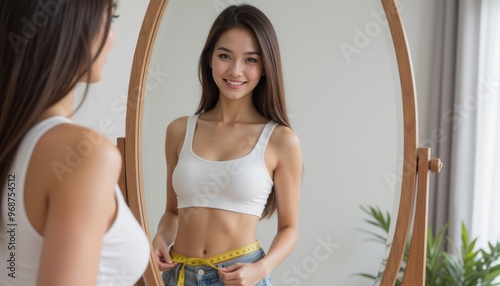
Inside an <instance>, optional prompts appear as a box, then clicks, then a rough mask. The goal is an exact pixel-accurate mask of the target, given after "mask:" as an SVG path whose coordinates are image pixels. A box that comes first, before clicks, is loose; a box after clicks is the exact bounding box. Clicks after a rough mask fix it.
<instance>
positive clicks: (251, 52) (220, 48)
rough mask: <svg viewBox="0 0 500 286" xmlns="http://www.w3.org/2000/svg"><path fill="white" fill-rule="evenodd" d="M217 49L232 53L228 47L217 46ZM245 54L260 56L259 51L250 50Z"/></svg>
mask: <svg viewBox="0 0 500 286" xmlns="http://www.w3.org/2000/svg"><path fill="white" fill-rule="evenodd" d="M217 51H225V52H227V53H233V51H231V50H230V49H228V48H224V47H218V48H217ZM245 55H259V56H260V52H257V51H250V52H246V53H245Z"/></svg>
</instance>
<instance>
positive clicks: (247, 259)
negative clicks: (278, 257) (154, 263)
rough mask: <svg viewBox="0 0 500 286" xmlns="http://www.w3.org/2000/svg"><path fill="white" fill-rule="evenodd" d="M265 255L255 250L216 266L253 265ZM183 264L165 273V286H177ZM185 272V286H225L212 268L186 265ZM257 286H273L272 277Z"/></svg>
mask: <svg viewBox="0 0 500 286" xmlns="http://www.w3.org/2000/svg"><path fill="white" fill-rule="evenodd" d="M264 255H265V253H264V250H263V249H262V248H260V249H258V250H255V251H254V252H251V253H249V254H246V255H243V256H241V257H238V258H235V259H232V260H229V261H226V262H223V263H221V264H215V266H217V267H218V268H221V267H226V266H229V265H232V264H235V263H252V262H257V261H259V260H261V259H262V258H263V257H264ZM181 266H182V264H180V263H179V264H178V265H177V266H176V267H174V268H172V269H170V270H168V271H164V272H163V273H162V275H161V277H162V278H163V283H164V284H165V286H177V279H178V278H179V270H180V269H181ZM184 269H185V270H184V271H185V279H184V285H185V286H223V285H224V283H223V282H222V278H221V277H219V273H218V271H217V270H215V269H213V268H212V267H210V266H190V265H186V266H185V267H184ZM255 286H272V284H271V276H267V277H266V278H264V279H262V280H261V281H259V282H258V283H257V284H255Z"/></svg>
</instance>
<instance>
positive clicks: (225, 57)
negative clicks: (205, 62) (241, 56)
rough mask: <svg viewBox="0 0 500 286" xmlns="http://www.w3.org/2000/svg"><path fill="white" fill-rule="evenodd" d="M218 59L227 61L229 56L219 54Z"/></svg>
mask: <svg viewBox="0 0 500 286" xmlns="http://www.w3.org/2000/svg"><path fill="white" fill-rule="evenodd" d="M219 58H221V59H225V60H227V59H229V56H228V55H225V54H221V55H219Z"/></svg>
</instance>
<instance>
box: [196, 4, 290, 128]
mask: <svg viewBox="0 0 500 286" xmlns="http://www.w3.org/2000/svg"><path fill="white" fill-rule="evenodd" d="M232 28H244V29H247V30H249V31H250V32H252V34H253V35H254V36H255V39H256V40H257V43H258V45H259V48H260V53H261V57H262V65H263V72H264V74H265V76H263V77H261V79H260V81H259V83H258V84H257V86H256V87H255V89H254V91H253V93H252V100H253V103H254V105H255V107H256V108H257V110H258V111H259V112H260V113H261V114H262V115H264V116H265V117H267V118H268V119H272V120H274V121H276V122H278V123H280V124H282V125H285V126H290V123H289V121H288V116H287V114H286V106H285V96H284V94H285V91H284V84H283V72H282V69H281V56H280V51H279V45H278V37H277V36H276V32H275V30H274V27H273V25H272V24H271V21H270V20H269V19H268V18H267V17H266V15H265V14H264V13H263V12H262V11H261V10H259V9H257V8H256V7H254V6H251V5H238V6H236V5H233V6H229V7H227V8H226V9H224V11H222V12H221V13H220V15H219V16H218V17H217V19H216V20H215V22H214V23H213V25H212V28H211V29H210V32H209V34H208V37H207V41H206V43H205V46H204V47H203V51H202V53H201V56H200V61H199V65H198V73H199V78H200V82H201V85H202V98H201V102H200V106H199V108H198V111H197V112H196V113H200V112H205V111H208V110H210V109H212V108H214V107H215V105H216V104H217V100H218V98H219V88H218V87H217V85H216V83H215V81H214V79H213V77H212V69H211V67H210V58H211V57H212V53H213V51H214V48H215V44H216V43H217V40H218V39H219V38H220V36H221V35H222V34H223V33H225V32H226V31H228V30H230V29H232Z"/></svg>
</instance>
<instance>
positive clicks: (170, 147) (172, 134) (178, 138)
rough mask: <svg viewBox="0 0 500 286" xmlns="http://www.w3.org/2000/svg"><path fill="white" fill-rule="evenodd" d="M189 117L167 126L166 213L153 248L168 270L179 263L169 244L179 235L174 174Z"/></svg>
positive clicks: (159, 260) (160, 264)
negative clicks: (174, 261)
mask: <svg viewBox="0 0 500 286" xmlns="http://www.w3.org/2000/svg"><path fill="white" fill-rule="evenodd" d="M186 124H187V117H181V118H178V119H176V120H174V121H172V122H171V123H170V124H169V125H168V127H167V132H166V133H167V134H166V136H165V159H166V162H167V205H166V209H165V213H164V214H163V216H162V217H161V220H160V222H159V223H158V231H157V233H156V235H155V237H154V239H153V248H154V252H155V254H156V255H157V256H158V259H157V261H156V262H157V263H158V267H159V269H160V271H164V270H168V269H170V268H172V267H174V266H175V265H176V264H177V263H173V262H172V259H171V258H170V255H169V251H168V250H169V249H168V246H169V245H172V244H173V243H174V241H175V237H176V236H177V226H178V213H177V195H176V194H175V191H174V187H173V185H172V174H173V172H174V169H175V166H177V160H178V156H179V155H178V154H179V152H180V149H181V147H182V143H183V141H184V140H183V138H184V134H185V133H186Z"/></svg>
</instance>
